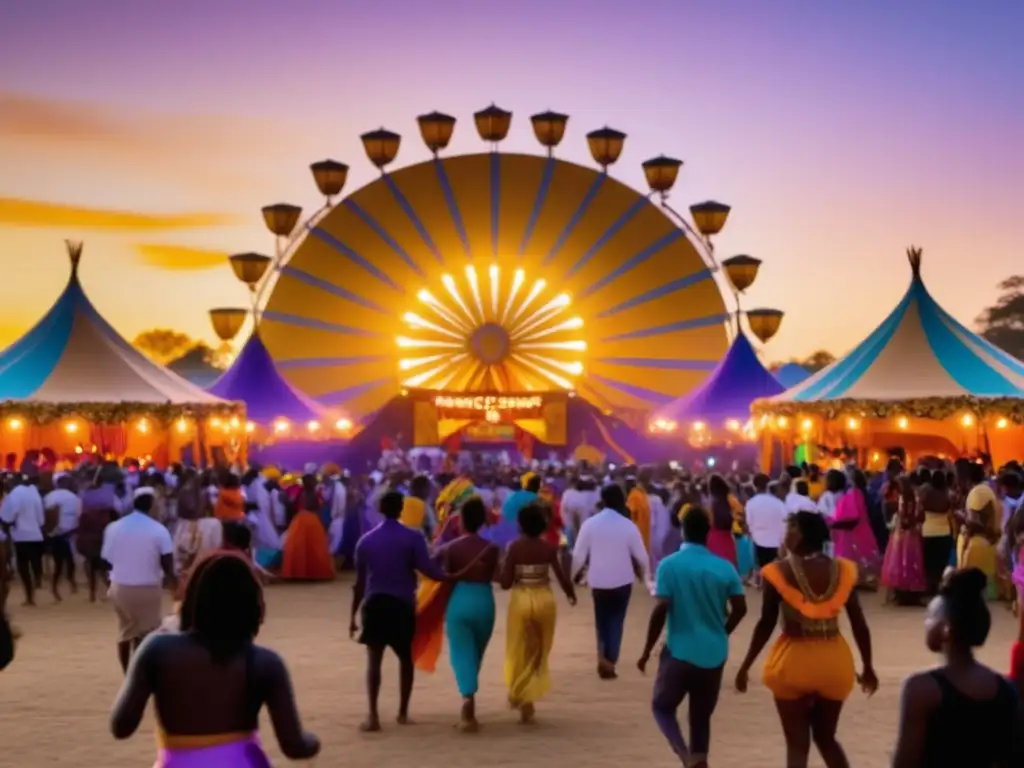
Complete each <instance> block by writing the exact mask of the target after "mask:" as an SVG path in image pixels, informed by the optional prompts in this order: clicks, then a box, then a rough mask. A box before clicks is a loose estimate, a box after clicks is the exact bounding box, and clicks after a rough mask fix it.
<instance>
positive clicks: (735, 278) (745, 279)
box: [722, 255, 782, 333]
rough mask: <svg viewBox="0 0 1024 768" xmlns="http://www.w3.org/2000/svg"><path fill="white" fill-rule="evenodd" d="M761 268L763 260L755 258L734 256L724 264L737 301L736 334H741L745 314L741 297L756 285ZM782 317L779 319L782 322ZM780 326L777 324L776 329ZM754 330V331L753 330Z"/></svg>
mask: <svg viewBox="0 0 1024 768" xmlns="http://www.w3.org/2000/svg"><path fill="white" fill-rule="evenodd" d="M760 267H761V260H760V259H755V258H754V257H753V256H746V255H740V256H732V257H730V258H728V259H726V260H725V261H723V262H722V271H723V272H725V276H726V277H727V278H728V279H729V285H730V286H732V295H733V297H734V298H735V299H736V332H737V333H739V332H740V317H741V316H742V314H743V310H742V308H741V306H740V296H741V295H742V294H743V292H744V291H746V290H747V288H749V287H750V286H751V285H753V284H754V280H756V279H757V270H758V269H760ZM781 319H782V318H781V317H780V318H779V320H780V322H781ZM777 327H778V325H777V324H776V328H777ZM751 330H753V329H751Z"/></svg>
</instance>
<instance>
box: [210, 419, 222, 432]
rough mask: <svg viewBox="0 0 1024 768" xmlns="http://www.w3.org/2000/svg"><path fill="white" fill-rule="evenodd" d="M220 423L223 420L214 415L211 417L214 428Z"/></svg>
mask: <svg viewBox="0 0 1024 768" xmlns="http://www.w3.org/2000/svg"><path fill="white" fill-rule="evenodd" d="M220 425H221V420H220V419H218V418H217V417H216V416H214V417H213V418H212V419H210V426H211V427H213V428H214V429H216V428H217V427H219V426H220Z"/></svg>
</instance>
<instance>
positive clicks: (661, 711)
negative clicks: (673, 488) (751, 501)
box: [637, 508, 747, 768]
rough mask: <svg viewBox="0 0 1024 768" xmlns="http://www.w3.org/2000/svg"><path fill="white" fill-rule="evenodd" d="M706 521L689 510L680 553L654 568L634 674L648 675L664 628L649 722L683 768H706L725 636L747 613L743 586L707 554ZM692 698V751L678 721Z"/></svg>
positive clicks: (724, 655) (726, 649) (726, 648)
mask: <svg viewBox="0 0 1024 768" xmlns="http://www.w3.org/2000/svg"><path fill="white" fill-rule="evenodd" d="M710 531H711V518H710V517H709V516H708V513H707V512H705V511H704V510H703V509H700V508H693V509H691V510H690V511H689V512H687V513H686V517H684V518H683V541H684V544H683V546H682V547H681V548H680V550H679V551H678V552H676V553H674V554H672V555H669V556H668V557H666V558H665V559H664V560H662V561H661V564H660V565H659V566H658V575H657V577H656V578H655V596H656V598H657V601H658V602H657V604H656V605H655V607H654V610H653V611H652V612H651V620H650V624H649V625H648V628H647V644H646V645H645V646H644V652H643V655H642V656H641V657H640V661H639V662H637V666H638V667H639V668H640V671H641V672H645V671H646V669H647V662H648V660H649V659H650V657H651V650H652V649H653V648H654V644H655V643H656V642H658V638H659V637H661V632H662V630H663V629H664V628H665V620H666V619H667V620H668V637H667V638H666V642H665V647H664V648H663V649H662V651H661V659H660V660H659V663H658V676H657V678H656V679H655V682H654V698H653V701H652V708H653V711H654V721H655V722H656V723H657V724H658V728H660V729H661V732H662V734H664V736H665V738H666V739H668V743H669V745H670V746H671V747H672V750H673V751H674V752H675V753H676V754H677V755H678V756H679V759H680V760H682V761H683V764H684V765H686V766H691V767H692V768H705V766H706V765H707V756H708V748H709V746H710V743H711V715H712V714H713V713H714V711H715V706H716V705H717V704H718V693H719V691H720V690H721V688H722V669H723V667H724V666H725V660H726V658H727V657H728V655H729V635H731V634H732V632H733V630H734V629H736V627H737V626H738V625H739V623H740V621H741V620H742V619H743V617H744V616H745V615H746V613H747V600H746V597H745V596H744V594H743V583H742V582H741V581H740V576H739V574H738V573H737V572H736V568H735V567H734V566H733V565H732V563H730V562H729V561H728V560H725V559H723V558H721V557H718V556H717V555H713V554H712V553H711V551H710V550H709V549H708V548H707V540H708V534H709V533H710ZM687 696H689V697H690V743H689V746H687V743H686V739H684V738H683V732H682V730H681V729H680V727H679V721H678V720H677V719H676V712H677V710H678V709H679V706H680V705H681V704H682V703H683V699H685V698H686V697H687Z"/></svg>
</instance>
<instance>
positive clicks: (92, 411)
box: [0, 400, 245, 426]
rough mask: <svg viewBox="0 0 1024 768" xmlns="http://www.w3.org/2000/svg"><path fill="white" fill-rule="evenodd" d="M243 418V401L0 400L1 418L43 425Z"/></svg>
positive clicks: (167, 422)
mask: <svg viewBox="0 0 1024 768" xmlns="http://www.w3.org/2000/svg"><path fill="white" fill-rule="evenodd" d="M233 417H237V418H239V419H244V418H245V403H241V402H238V403H235V402H229V403H211V404H206V403H131V402H122V403H40V402H31V401H25V400H5V401H3V402H0V419H14V418H17V419H24V420H25V421H27V422H30V423H32V424H38V425H40V426H45V425H47V424H51V423H53V422H55V421H61V420H63V419H74V418H78V419H82V420H83V421H87V422H89V423H90V424H123V423H125V422H128V421H132V420H133V419H142V418H146V419H152V420H153V421H156V422H158V423H160V424H162V425H164V426H168V425H170V424H171V423H173V422H174V421H176V420H177V419H182V418H184V419H207V418H222V419H230V418H233Z"/></svg>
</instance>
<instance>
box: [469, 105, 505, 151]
mask: <svg viewBox="0 0 1024 768" xmlns="http://www.w3.org/2000/svg"><path fill="white" fill-rule="evenodd" d="M473 122H474V123H476V132H477V133H479V134H480V138H481V139H483V140H484V141H486V142H488V143H489V144H491V145H497V144H498V142H500V141H503V140H504V139H505V137H506V136H508V129H509V128H510V127H511V126H512V113H511V112H509V111H508V110H505V109H502V108H501V107H498V106H495V105H494V104H491V106H489V107H487V109H481V110H480V111H479V112H476V113H474V115H473ZM493 148H494V149H497V146H493Z"/></svg>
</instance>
